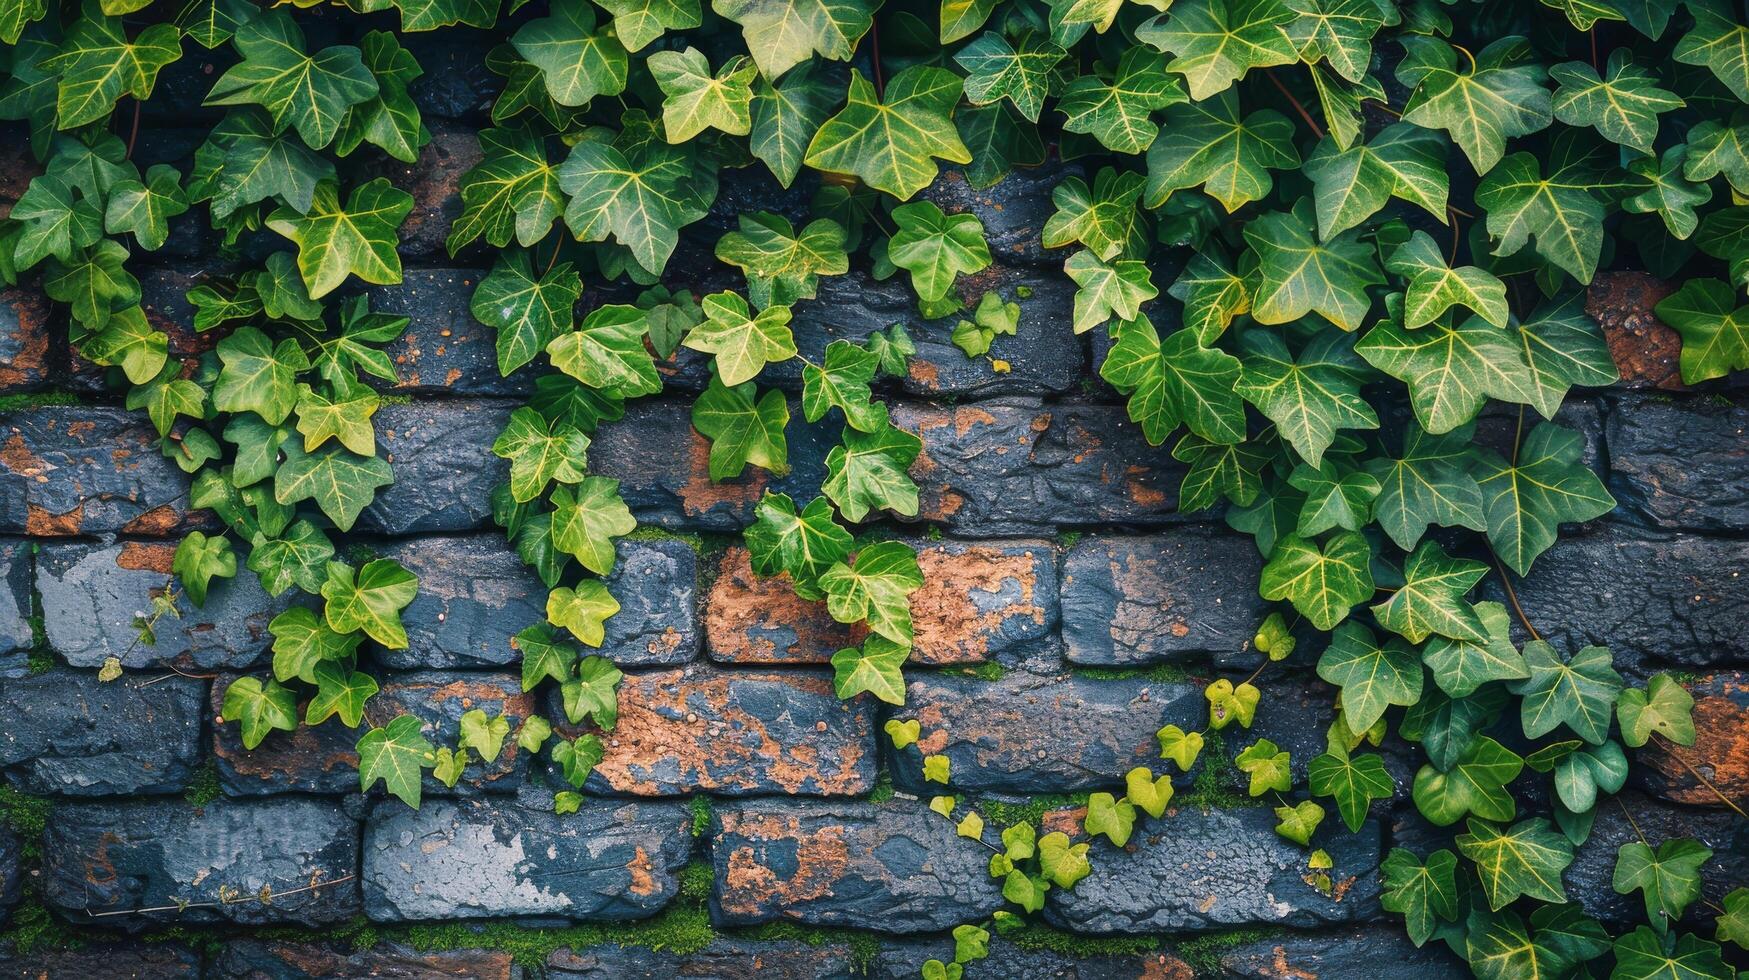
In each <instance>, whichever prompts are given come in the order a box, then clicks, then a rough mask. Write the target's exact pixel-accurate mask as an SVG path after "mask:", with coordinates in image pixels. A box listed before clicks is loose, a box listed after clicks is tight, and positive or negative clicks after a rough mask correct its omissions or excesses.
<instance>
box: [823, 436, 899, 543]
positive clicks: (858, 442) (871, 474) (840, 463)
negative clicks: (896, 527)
mask: <svg viewBox="0 0 1749 980" xmlns="http://www.w3.org/2000/svg"><path fill="white" fill-rule="evenodd" d="M922 451H923V442H922V440H920V439H918V438H917V437H916V436H914V435H912V434H911V433H909V432H906V431H905V430H903V429H900V428H897V427H895V426H893V425H892V424H890V423H889V424H886V425H884V426H882V427H881V428H879V429H876V430H875V431H874V432H866V433H865V432H858V431H856V430H855V429H850V428H847V429H845V430H844V437H843V442H842V444H840V445H838V446H835V447H833V449H832V451H831V452H830V453H828V454H827V455H826V480H825V482H824V483H822V484H821V485H820V489H821V491H822V492H824V493H825V494H826V496H827V497H829V498H831V500H832V502H833V503H835V504H837V505H838V509H839V510H840V511H841V512H842V513H843V514H844V517H845V519H846V520H850V521H860V520H862V519H863V518H864V517H866V516H867V515H868V513H869V511H871V510H889V511H892V512H893V513H895V514H898V515H900V516H903V517H915V516H917V484H915V483H913V482H912V481H911V477H910V475H909V473H907V470H908V469H909V468H910V466H911V464H912V463H913V462H915V461H916V459H917V455H918V453H920V452H922Z"/></svg>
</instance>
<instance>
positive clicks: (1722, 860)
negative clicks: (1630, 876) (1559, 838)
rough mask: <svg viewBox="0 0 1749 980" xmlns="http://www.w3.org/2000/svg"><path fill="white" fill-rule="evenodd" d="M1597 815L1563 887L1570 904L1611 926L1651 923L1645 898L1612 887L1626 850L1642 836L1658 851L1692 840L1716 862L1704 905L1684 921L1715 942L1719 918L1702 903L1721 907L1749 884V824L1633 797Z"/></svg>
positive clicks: (1706, 881)
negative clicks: (1714, 929) (1621, 854)
mask: <svg viewBox="0 0 1749 980" xmlns="http://www.w3.org/2000/svg"><path fill="white" fill-rule="evenodd" d="M1630 813H1631V814H1633V818H1632V820H1631V821H1630V820H1629V818H1628V814H1630ZM1596 815H1597V818H1596V820H1595V821H1594V822H1593V823H1592V825H1591V836H1590V837H1588V838H1586V840H1585V843H1583V844H1581V845H1579V847H1578V849H1577V851H1576V853H1575V855H1574V857H1573V863H1572V864H1570V865H1568V866H1567V870H1566V871H1565V872H1564V873H1563V874H1562V875H1561V881H1562V883H1563V884H1564V885H1565V886H1566V889H1567V896H1568V897H1569V898H1571V899H1573V900H1574V901H1577V902H1578V903H1579V904H1580V905H1581V906H1583V907H1584V909H1585V911H1586V913H1587V914H1589V915H1592V916H1594V917H1596V918H1597V919H1600V920H1602V921H1603V922H1605V923H1607V924H1609V925H1611V926H1616V927H1620V928H1622V929H1627V928H1632V927H1633V926H1634V925H1637V924H1640V923H1644V922H1645V921H1646V906H1645V902H1644V900H1643V899H1642V898H1641V894H1640V893H1639V892H1637V891H1636V892H1634V893H1632V894H1629V895H1618V894H1616V891H1615V888H1614V886H1613V882H1614V880H1615V865H1616V858H1617V854H1618V853H1619V852H1620V851H1621V848H1622V845H1624V844H1627V843H1630V842H1635V841H1639V840H1640V837H1641V835H1642V834H1644V835H1645V839H1646V840H1647V841H1650V842H1651V845H1652V846H1653V847H1657V846H1658V845H1659V844H1661V843H1663V842H1665V841H1670V840H1676V839H1678V838H1685V837H1690V838H1693V839H1695V840H1698V841H1700V842H1701V843H1702V844H1704V845H1706V846H1707V847H1709V848H1711V849H1712V852H1713V856H1712V858H1711V859H1710V860H1708V861H1707V863H1706V864H1704V865H1702V866H1701V869H1700V878H1701V889H1700V894H1701V899H1702V901H1701V902H1696V903H1695V904H1693V905H1691V906H1689V908H1688V914H1687V915H1685V916H1684V917H1683V919H1684V921H1686V922H1688V923H1690V926H1691V930H1692V929H1693V927H1697V926H1698V927H1699V928H1700V929H1701V930H1704V934H1705V935H1708V936H1710V935H1711V934H1712V927H1713V918H1714V916H1716V915H1717V913H1716V912H1714V911H1713V910H1712V909H1709V908H1707V907H1706V905H1705V904H1703V903H1705V902H1710V903H1712V904H1713V905H1714V906H1719V907H1722V905H1721V903H1722V901H1723V899H1724V897H1725V893H1726V892H1729V891H1731V890H1732V889H1734V888H1738V887H1741V886H1742V884H1743V883H1744V882H1746V881H1749V823H1746V822H1745V821H1743V820H1742V819H1741V818H1739V817H1738V816H1737V815H1736V814H1734V813H1731V812H1730V811H1728V810H1696V809H1692V808H1688V807H1680V806H1672V805H1670V804H1668V803H1663V802H1660V801H1658V800H1654V799H1651V798H1648V797H1645V796H1642V795H1640V794H1638V793H1633V792H1628V793H1622V794H1620V795H1619V796H1617V797H1615V799H1613V800H1600V801H1599V802H1598V806H1597V810H1596ZM1691 930H1685V931H1691ZM1610 931H1611V932H1615V931H1616V929H1613V928H1612V929H1611V930H1610Z"/></svg>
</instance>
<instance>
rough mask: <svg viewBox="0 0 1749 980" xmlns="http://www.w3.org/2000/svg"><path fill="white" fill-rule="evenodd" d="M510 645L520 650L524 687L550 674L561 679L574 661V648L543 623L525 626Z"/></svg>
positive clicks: (536, 683)
mask: <svg viewBox="0 0 1749 980" xmlns="http://www.w3.org/2000/svg"><path fill="white" fill-rule="evenodd" d="M510 645H511V646H512V647H514V648H515V649H516V650H518V651H520V652H521V653H522V689H523V690H524V691H532V690H534V689H535V687H537V686H538V685H539V684H540V682H541V681H543V680H546V679H547V678H549V677H550V678H552V679H553V680H555V681H559V682H561V683H563V682H564V681H565V680H567V679H568V678H570V676H571V668H572V667H573V666H574V665H575V664H576V663H577V648H576V647H575V646H573V645H572V644H570V643H568V642H566V641H565V640H564V639H563V638H562V637H560V636H559V633H558V631H557V630H555V629H554V628H553V627H551V626H549V625H547V624H546V623H535V624H534V625H532V626H528V627H525V628H524V629H523V630H522V632H520V633H517V634H516V636H515V637H514V638H512V639H511V641H510Z"/></svg>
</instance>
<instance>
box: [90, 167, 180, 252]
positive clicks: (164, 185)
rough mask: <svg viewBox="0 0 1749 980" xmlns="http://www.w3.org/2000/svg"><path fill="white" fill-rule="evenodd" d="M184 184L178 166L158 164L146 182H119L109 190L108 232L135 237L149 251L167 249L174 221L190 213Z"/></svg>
mask: <svg viewBox="0 0 1749 980" xmlns="http://www.w3.org/2000/svg"><path fill="white" fill-rule="evenodd" d="M181 181H182V175H181V174H179V173H177V172H176V168H175V167H171V166H167V165H165V164H162V163H158V164H153V165H152V166H151V167H150V168H148V169H147V170H146V180H145V183H141V182H139V181H137V180H124V181H121V182H120V183H117V184H116V185H115V186H114V187H112V188H110V190H109V203H108V205H107V206H106V209H105V211H104V213H103V228H104V230H105V231H107V232H109V233H110V234H112V235H119V234H123V233H127V234H131V235H133V236H134V241H136V242H138V243H139V245H140V247H141V248H143V249H145V250H146V251H148V252H152V251H157V250H158V249H160V248H163V247H164V242H165V241H166V240H167V239H168V238H169V237H170V219H171V218H174V217H176V216H177V215H179V214H182V213H183V212H185V211H187V210H188V195H186V194H184V193H183V192H182V184H181Z"/></svg>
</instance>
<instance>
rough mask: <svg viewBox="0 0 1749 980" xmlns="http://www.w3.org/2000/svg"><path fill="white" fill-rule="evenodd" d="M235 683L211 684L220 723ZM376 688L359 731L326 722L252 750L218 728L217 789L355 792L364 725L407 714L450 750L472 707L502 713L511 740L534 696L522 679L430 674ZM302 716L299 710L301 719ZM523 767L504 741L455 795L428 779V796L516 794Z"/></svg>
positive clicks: (476, 764)
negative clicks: (228, 691) (526, 690)
mask: <svg viewBox="0 0 1749 980" xmlns="http://www.w3.org/2000/svg"><path fill="white" fill-rule="evenodd" d="M234 679H235V675H230V674H221V675H219V676H218V677H217V678H215V679H214V681H213V687H212V701H211V705H210V707H211V710H212V713H213V716H214V717H218V714H219V709H220V707H221V706H222V705H223V703H224V696H225V690H226V688H228V687H230V684H231V681H232V680H234ZM377 682H378V683H379V684H380V685H381V690H380V691H379V692H378V693H377V695H376V696H375V697H373V698H371V700H370V702H369V703H368V704H367V705H365V711H364V725H362V726H360V727H359V728H356V729H353V728H347V727H346V726H345V725H343V724H341V723H340V719H339V718H330V719H328V720H327V721H325V722H323V723H322V724H320V725H317V726H315V727H313V728H312V727H310V726H308V725H299V726H298V728H297V730H296V731H291V732H284V731H276V732H273V733H271V734H270V735H268V736H267V739H266V741H263V742H262V743H261V744H260V745H258V746H256V747H255V749H254V750H253V751H251V750H246V749H244V748H243V742H242V737H241V735H240V734H239V733H238V729H237V726H236V725H234V724H225V725H215V726H214V728H213V759H214V761H215V762H216V763H217V764H218V769H219V783H220V785H221V786H223V787H224V790H225V792H226V793H227V794H230V795H232V796H258V795H263V794H269V793H336V794H338V793H351V792H356V791H357V790H358V788H359V785H358V751H357V749H356V747H355V746H356V745H357V743H358V739H359V737H360V736H361V735H363V734H364V733H365V732H366V731H367V730H368V726H381V725H386V724H388V723H389V721H390V720H391V719H393V718H395V717H396V716H398V715H402V714H411V715H414V716H416V717H418V718H419V719H420V720H421V721H423V722H424V723H425V735H426V737H427V738H430V739H431V740H432V741H433V742H436V743H441V744H448V745H454V744H455V741H456V737H457V736H458V734H459V733H460V731H461V717H462V715H463V714H465V713H467V712H468V711H470V710H472V709H474V708H478V709H480V710H481V711H484V712H485V713H486V714H487V715H488V716H491V717H496V716H497V715H499V714H503V715H504V716H505V717H506V718H507V719H509V721H510V730H511V732H512V733H514V732H515V731H516V730H517V729H518V728H519V727H520V726H521V725H522V721H523V719H525V718H527V717H528V716H529V715H530V714H531V713H533V711H534V704H535V699H534V696H533V695H530V694H524V693H522V680H521V678H520V677H519V676H517V675H515V674H498V673H482V672H476V671H459V672H455V673H444V672H438V671H427V672H418V673H406V674H381V675H379V676H378V677H377ZM302 715H303V709H302V706H300V708H299V717H302ZM527 768H528V759H527V753H525V752H523V751H522V750H521V749H519V748H517V746H516V739H515V738H514V737H512V738H508V739H506V740H505V742H504V747H503V749H502V750H500V752H499V754H498V758H497V759H495V760H493V761H492V762H490V763H484V762H481V761H480V760H479V759H478V758H477V757H476V758H475V759H474V761H473V762H471V763H469V764H468V767H467V769H466V770H464V771H463V773H462V778H461V781H460V782H459V783H457V784H456V786H455V788H453V789H451V788H450V787H446V786H444V785H443V784H442V783H440V782H438V781H437V780H436V779H435V778H433V777H432V776H431V775H430V774H429V773H427V774H426V776H425V792H426V793H430V794H437V795H446V794H450V793H470V792H477V791H482V790H483V791H488V792H495V793H509V792H515V790H516V787H517V785H518V784H519V783H520V782H521V781H522V778H523V773H524V772H525V771H526V769H527ZM379 789H380V787H379Z"/></svg>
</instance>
